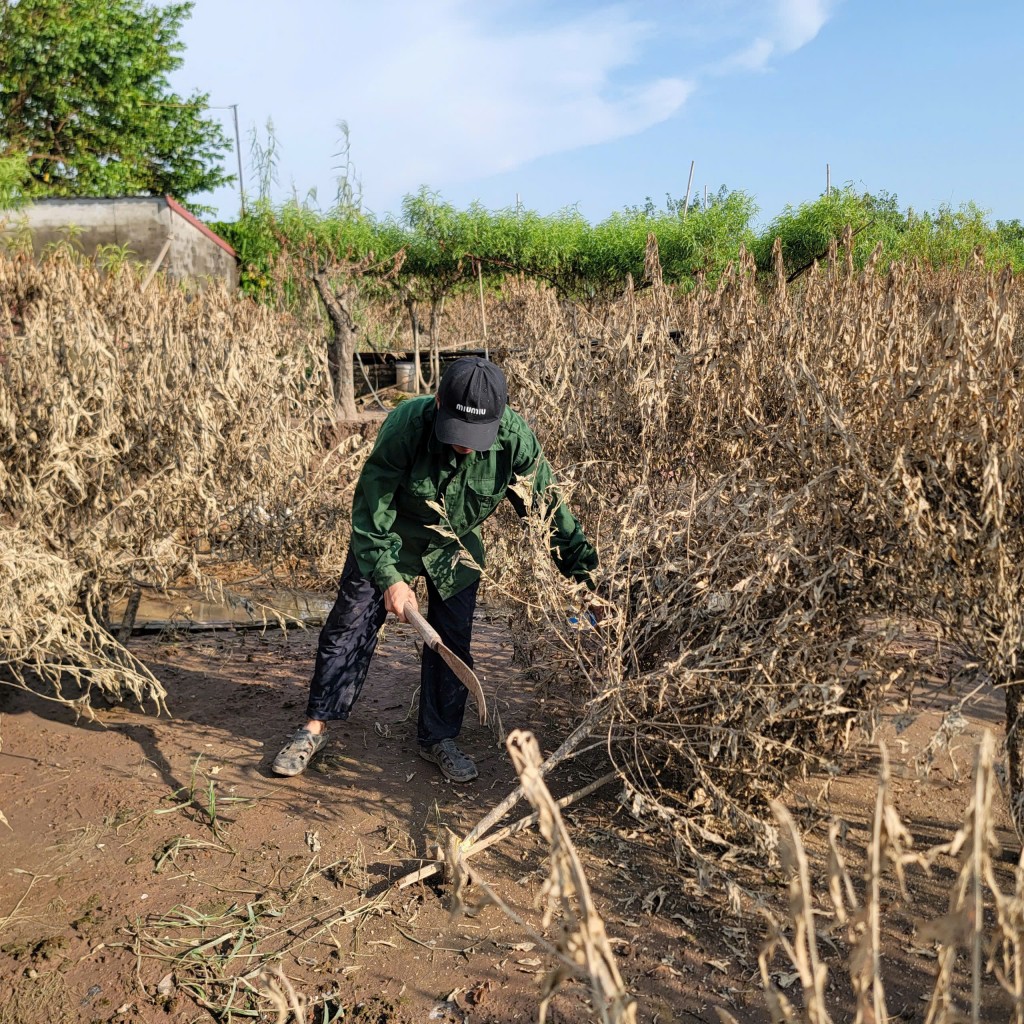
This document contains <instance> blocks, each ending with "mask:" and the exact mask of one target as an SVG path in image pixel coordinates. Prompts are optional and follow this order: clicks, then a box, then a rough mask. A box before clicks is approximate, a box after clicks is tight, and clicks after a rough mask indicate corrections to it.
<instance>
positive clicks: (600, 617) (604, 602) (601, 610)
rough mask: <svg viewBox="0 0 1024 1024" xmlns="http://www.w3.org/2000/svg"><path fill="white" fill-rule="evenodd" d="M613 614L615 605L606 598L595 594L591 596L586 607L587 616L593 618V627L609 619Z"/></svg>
mask: <svg viewBox="0 0 1024 1024" xmlns="http://www.w3.org/2000/svg"><path fill="white" fill-rule="evenodd" d="M614 612H615V605H613V604H612V603H611V601H609V600H608V599H607V598H604V597H600V596H599V595H597V594H592V595H591V597H590V604H589V605H588V606H587V614H588V615H591V616H592V617H593V619H594V624H595V625H597V623H599V622H603V621H604V620H605V619H607V618H609V617H610V616H611V615H613V614H614Z"/></svg>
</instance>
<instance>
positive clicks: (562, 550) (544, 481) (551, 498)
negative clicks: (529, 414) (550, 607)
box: [506, 423, 597, 587]
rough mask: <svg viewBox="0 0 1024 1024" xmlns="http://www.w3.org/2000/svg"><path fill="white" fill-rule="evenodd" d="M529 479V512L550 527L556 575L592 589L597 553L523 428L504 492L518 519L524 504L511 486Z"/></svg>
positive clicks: (532, 438) (534, 441)
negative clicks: (509, 483) (541, 516)
mask: <svg viewBox="0 0 1024 1024" xmlns="http://www.w3.org/2000/svg"><path fill="white" fill-rule="evenodd" d="M524 426H525V423H524ZM531 478H532V481H533V487H532V505H533V509H534V510H535V511H542V512H543V514H544V515H545V516H546V517H547V520H548V523H549V524H550V531H551V532H550V537H549V544H550V549H551V557H552V558H553V559H554V562H555V565H556V566H557V567H558V571H559V572H560V573H561V574H562V575H563V576H565V577H567V578H569V579H574V580H578V581H580V582H582V583H586V584H587V586H590V587H593V585H594V581H593V572H594V570H595V569H596V568H597V552H596V551H595V550H594V547H593V545H592V544H591V543H590V541H588V540H587V536H586V534H585V533H584V532H583V527H582V526H580V524H579V521H578V520H577V519H576V517H575V516H574V515H573V514H572V512H571V511H570V510H569V506H568V505H566V503H565V502H564V501H563V500H562V496H561V494H559V492H558V487H557V484H556V482H555V478H554V474H553V473H552V471H551V465H550V464H549V463H548V460H547V459H546V458H545V457H544V453H543V451H541V447H540V443H539V442H538V441H537V438H536V436H535V435H534V433H533V431H531V430H530V429H529V428H528V427H527V428H526V429H525V430H523V432H522V433H521V435H520V444H519V446H518V449H517V451H516V455H515V458H514V460H513V478H512V479H513V486H512V487H510V488H509V489H508V491H507V492H506V497H507V498H508V499H509V501H510V502H511V503H512V505H513V507H514V508H515V510H516V512H517V514H518V515H519V516H520V517H524V516H525V515H526V514H527V509H526V502H525V501H524V500H523V494H522V490H521V488H518V489H517V488H516V487H515V483H516V482H517V481H526V480H529V479H531Z"/></svg>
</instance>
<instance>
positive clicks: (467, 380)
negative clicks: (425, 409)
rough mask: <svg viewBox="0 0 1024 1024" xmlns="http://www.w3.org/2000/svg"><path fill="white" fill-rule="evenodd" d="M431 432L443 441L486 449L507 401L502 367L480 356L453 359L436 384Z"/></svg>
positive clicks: (489, 445)
mask: <svg viewBox="0 0 1024 1024" xmlns="http://www.w3.org/2000/svg"><path fill="white" fill-rule="evenodd" d="M437 402H438V408H437V415H436V416H435V417H434V435H435V436H436V437H437V439H438V441H440V442H441V443H442V444H457V445H458V446H459V447H460V448H472V449H473V450H474V451H478V452H485V451H487V449H488V448H490V447H491V445H492V444H494V439H495V438H496V437H497V436H498V427H499V426H500V425H501V417H502V414H503V413H504V412H505V406H506V405H507V404H508V385H507V384H506V383H505V374H503V373H502V372H501V368H500V367H498V366H496V365H495V364H494V363H492V362H490V361H489V360H487V359H481V358H480V357H479V356H464V357H463V358H462V359H456V360H455V362H454V363H452V364H451V365H450V366H449V367H448V369H446V370H445V371H444V374H443V375H442V377H441V383H440V384H439V385H438V387H437Z"/></svg>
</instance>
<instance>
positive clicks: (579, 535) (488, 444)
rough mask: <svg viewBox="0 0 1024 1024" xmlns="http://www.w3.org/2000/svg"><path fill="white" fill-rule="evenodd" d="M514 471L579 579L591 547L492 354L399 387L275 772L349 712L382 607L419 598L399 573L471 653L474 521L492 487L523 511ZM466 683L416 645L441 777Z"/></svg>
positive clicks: (298, 761) (430, 757)
mask: <svg viewBox="0 0 1024 1024" xmlns="http://www.w3.org/2000/svg"><path fill="white" fill-rule="evenodd" d="M524 478H525V479H527V480H531V479H532V487H533V494H534V497H535V500H539V501H542V502H544V503H545V505H544V506H543V507H546V509H547V512H548V515H549V516H550V523H551V553H552V557H553V558H554V560H555V564H556V565H557V566H558V568H559V570H560V571H561V572H562V574H563V575H565V576H567V577H571V578H575V579H578V580H582V581H584V582H587V583H590V582H591V573H592V572H593V570H594V569H595V568H596V567H597V554H596V552H595V551H594V549H593V547H592V546H591V545H590V543H589V542H588V540H587V538H586V536H585V535H584V533H583V530H582V528H581V527H580V524H579V523H578V522H577V521H576V519H575V518H574V517H573V515H572V513H571V512H570V511H569V509H568V508H567V507H566V506H565V504H564V503H563V502H562V500H561V499H560V498H559V497H558V495H557V494H556V493H555V492H554V490H553V489H551V484H552V474H551V468H550V466H549V465H548V463H547V460H546V459H545V458H544V455H543V453H542V452H541V449H540V445H539V444H538V442H537V439H536V437H535V436H534V434H533V431H532V430H530V428H529V427H528V426H527V424H526V422H525V420H523V418H522V417H521V416H519V415H518V413H515V412H513V410H512V409H510V408H509V407H508V391H507V386H506V383H505V376H504V374H503V373H502V372H501V370H500V369H499V368H498V367H497V366H496V365H495V364H494V363H491V362H489V361H487V360H486V359H479V358H476V357H468V358H464V359H458V360H456V361H455V362H454V363H452V364H451V365H450V366H449V367H448V369H447V370H446V371H445V373H444V376H443V377H442V379H441V383H440V385H439V386H438V389H437V397H436V399H435V398H432V397H430V396H426V397H423V398H413V399H409V400H407V401H405V402H402V403H401V404H400V405H399V406H398V407H397V408H396V409H394V410H393V411H392V412H391V413H390V414H389V415H388V417H387V419H386V420H385V421H384V423H383V425H382V426H381V428H380V432H379V433H378V435H377V440H376V443H375V444H374V446H373V451H372V452H371V454H370V456H369V458H368V459H367V461H366V463H365V465H364V466H363V471H362V473H361V474H360V477H359V481H358V483H357V484H356V489H355V494H354V496H353V499H352V538H351V542H350V547H349V552H348V557H347V559H346V561H345V568H344V570H343V572H342V577H341V586H340V588H339V591H338V599H337V601H336V602H335V604H334V608H333V609H332V610H331V613H330V615H329V616H328V618H327V622H326V623H325V624H324V627H323V630H322V631H321V633H320V643H319V647H318V650H317V655H316V664H315V667H314V670H313V678H312V681H311V683H310V694H309V704H308V706H307V710H306V715H307V718H308V721H307V722H306V724H305V726H303V727H302V728H300V729H299V730H298V731H297V732H296V733H295V735H294V736H293V737H292V739H291V740H290V741H289V743H288V744H287V745H286V746H285V747H284V749H283V750H281V752H280V753H279V754H278V755H277V758H276V759H275V761H274V771H275V772H276V773H277V774H279V775H298V774H300V773H301V772H302V771H304V770H305V768H306V766H307V765H308V764H309V761H310V758H312V756H313V755H314V754H315V753H317V751H319V750H320V749H321V748H322V747H323V746H324V745H325V744H326V743H327V732H326V723H327V722H329V721H335V720H339V719H346V718H348V716H349V713H350V712H351V710H352V706H353V705H354V704H355V702H356V699H357V698H358V696H359V691H360V690H361V689H362V686H363V681H364V680H365V678H366V674H367V671H368V670H369V666H370V659H371V657H372V655H373V651H374V648H375V647H376V646H377V634H378V631H379V630H380V627H381V626H382V625H383V623H384V620H385V618H386V617H387V615H388V613H391V614H392V615H395V616H397V617H398V618H399V619H400V620H401V621H403V622H405V621H407V620H406V617H405V609H406V608H407V607H409V606H410V605H411V606H412V607H413V608H415V609H416V610H417V611H418V610H419V607H418V604H417V601H416V595H415V593H414V592H413V590H412V587H411V586H410V584H411V583H412V582H413V581H414V580H415V579H416V577H418V576H424V577H425V578H426V589H427V598H428V602H429V606H428V611H427V621H428V622H429V623H430V624H431V625H432V626H433V627H434V629H436V630H437V632H438V633H439V634H440V636H441V640H442V641H443V642H444V644H445V646H447V647H448V648H449V649H450V650H452V651H454V653H455V654H456V655H458V657H459V658H461V659H462V660H463V661H464V662H465V663H466V664H467V665H469V666H470V667H472V665H473V658H472V655H471V654H470V649H469V648H470V638H471V634H472V628H473V612H474V609H475V607H476V595H477V589H478V587H479V584H480V570H479V568H478V566H482V565H483V564H484V550H483V542H482V540H481V536H480V527H481V525H482V524H483V522H484V521H485V520H486V519H487V518H488V517H489V516H490V515H491V513H492V512H494V510H495V508H496V507H497V506H498V504H499V502H500V501H501V499H502V498H503V497H507V498H508V499H509V500H510V501H511V502H512V504H513V506H514V507H515V508H516V511H517V512H518V513H519V515H520V516H524V515H526V512H527V509H526V504H525V502H524V501H523V499H522V497H521V496H520V495H519V494H517V493H516V492H515V491H514V490H512V486H513V485H514V484H516V483H517V482H518V481H520V480H523V479H524ZM519 489H520V491H522V490H523V488H522V487H520V488H519ZM439 507H443V509H444V513H445V515H444V521H443V522H442V516H441V514H440V513H439V511H438V508H439ZM439 526H440V527H442V529H441V530H440V531H439V530H438V529H437V527H439ZM446 533H447V534H448V535H447V536H446V535H445V534H446ZM464 552H468V554H469V555H470V556H471V558H470V559H466V558H465V557H464ZM460 556H461V557H460ZM474 563H475V564H474ZM466 696H467V691H466V689H465V688H464V687H463V685H462V683H460V682H459V680H458V679H457V678H456V676H455V675H454V673H453V672H452V671H451V669H450V668H448V666H447V665H446V664H445V663H444V662H443V661H442V660H441V658H440V656H439V655H437V654H436V653H435V652H434V651H432V650H430V649H429V648H427V647H426V646H424V649H423V662H422V666H421V673H420V710H419V723H418V726H417V740H418V741H419V749H420V756H421V757H423V758H425V759H426V760H427V761H431V762H433V763H434V764H436V765H437V766H438V768H440V770H441V772H442V773H443V774H444V775H445V776H446V777H447V778H448V779H451V780H452V781H453V782H470V781H472V780H473V779H475V778H476V777H477V770H476V765H475V764H474V763H473V761H472V759H471V758H470V757H468V756H467V755H466V754H464V753H463V752H462V751H461V750H460V749H459V747H458V746H457V745H456V743H455V739H456V737H457V736H458V735H459V732H460V731H461V729H462V718H463V713H464V711H465V706H466Z"/></svg>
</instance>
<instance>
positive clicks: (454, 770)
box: [420, 740, 478, 782]
mask: <svg viewBox="0 0 1024 1024" xmlns="http://www.w3.org/2000/svg"><path fill="white" fill-rule="evenodd" d="M420 757H422V758H423V760H424V761H430V762H431V763H432V764H436V765H437V767H438V768H440V769H441V774H442V775H444V776H445V778H448V779H451V781H452V782H472V781H473V780H474V779H475V778H476V777H477V774H478V772H477V770H476V765H475V764H474V763H473V759H472V758H471V757H468V756H467V755H466V754H464V753H463V752H462V751H461V750H459V748H458V747H457V746H456V745H455V740H440V741H439V742H437V743H432V744H431V745H430V746H429V747H420Z"/></svg>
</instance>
